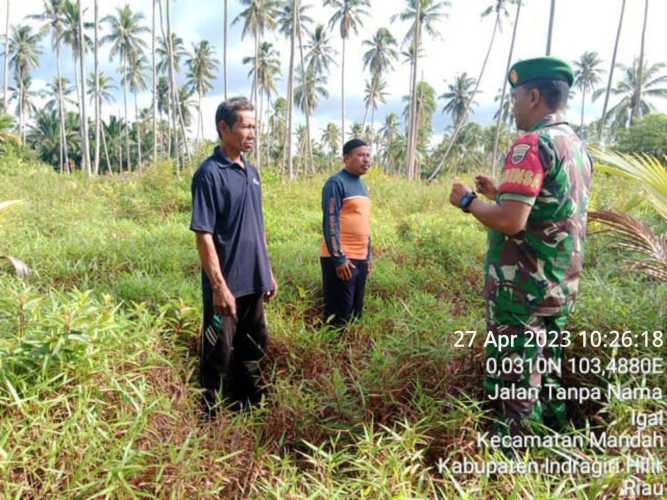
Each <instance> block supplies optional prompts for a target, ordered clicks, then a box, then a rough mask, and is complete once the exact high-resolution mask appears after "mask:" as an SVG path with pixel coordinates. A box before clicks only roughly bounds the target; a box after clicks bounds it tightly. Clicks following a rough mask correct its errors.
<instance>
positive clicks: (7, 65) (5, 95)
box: [2, 0, 9, 113]
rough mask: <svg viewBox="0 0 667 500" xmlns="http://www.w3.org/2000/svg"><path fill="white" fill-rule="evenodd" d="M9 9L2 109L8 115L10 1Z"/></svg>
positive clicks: (7, 3)
mask: <svg viewBox="0 0 667 500" xmlns="http://www.w3.org/2000/svg"><path fill="white" fill-rule="evenodd" d="M6 6H7V8H6V9H5V11H6V13H7V15H6V17H5V61H4V63H5V70H4V79H5V88H4V92H3V94H2V107H3V109H4V111H5V113H7V93H8V92H9V0H7V2H6Z"/></svg>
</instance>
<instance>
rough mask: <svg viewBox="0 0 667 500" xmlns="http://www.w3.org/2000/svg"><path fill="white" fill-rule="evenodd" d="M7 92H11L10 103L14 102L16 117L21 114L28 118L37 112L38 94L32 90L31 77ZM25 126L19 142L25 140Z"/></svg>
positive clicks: (27, 77)
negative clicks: (36, 101)
mask: <svg viewBox="0 0 667 500" xmlns="http://www.w3.org/2000/svg"><path fill="white" fill-rule="evenodd" d="M9 90H10V91H11V92H10V97H11V101H15V102H16V110H15V114H16V115H19V116H20V113H21V112H23V116H24V117H26V118H29V117H31V116H32V115H34V114H35V113H36V112H37V106H36V105H35V99H36V98H38V97H39V95H40V93H39V92H37V91H35V90H33V88H32V77H30V75H28V76H26V77H25V78H24V79H23V80H22V82H20V84H19V85H17V86H16V87H15V88H13V87H9ZM26 125H27V124H26V123H24V134H23V136H22V137H21V136H20V137H21V140H25V132H26V130H27V126H26Z"/></svg>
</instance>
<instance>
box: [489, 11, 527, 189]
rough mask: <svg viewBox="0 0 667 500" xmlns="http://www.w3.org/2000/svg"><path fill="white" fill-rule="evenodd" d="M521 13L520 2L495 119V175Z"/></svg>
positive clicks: (493, 162) (493, 160) (494, 173)
mask: <svg viewBox="0 0 667 500" xmlns="http://www.w3.org/2000/svg"><path fill="white" fill-rule="evenodd" d="M520 14H521V2H519V3H518V4H517V6H516V16H515V18H514V29H513V30H512V42H511V43H510V52H509V55H508V56H507V65H506V66H505V74H504V75H503V90H502V94H501V96H500V107H499V108H498V109H499V111H498V118H497V119H496V130H495V134H494V137H493V158H492V159H491V175H492V176H493V177H495V176H496V168H497V165H498V143H499V141H500V130H501V128H502V124H503V121H502V118H503V108H504V106H505V95H506V91H507V75H508V74H509V72H510V65H511V64H512V55H513V54H514V42H516V32H517V28H518V27H519V15H520Z"/></svg>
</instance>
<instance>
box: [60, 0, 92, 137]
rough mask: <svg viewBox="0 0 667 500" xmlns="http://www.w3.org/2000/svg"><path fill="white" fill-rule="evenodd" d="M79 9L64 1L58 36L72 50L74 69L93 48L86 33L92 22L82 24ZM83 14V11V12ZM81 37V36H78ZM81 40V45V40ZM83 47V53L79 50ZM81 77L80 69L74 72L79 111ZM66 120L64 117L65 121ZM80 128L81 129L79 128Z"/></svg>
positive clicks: (66, 0) (75, 4) (81, 95)
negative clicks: (84, 54)
mask: <svg viewBox="0 0 667 500" xmlns="http://www.w3.org/2000/svg"><path fill="white" fill-rule="evenodd" d="M80 12H81V9H79V5H78V3H76V2H73V1H72V0H64V3H63V6H62V15H63V30H62V32H61V34H60V39H61V40H60V41H61V42H62V43H64V44H65V45H69V47H70V49H71V50H72V59H73V60H74V67H75V68H77V67H79V57H80V56H81V54H82V53H83V52H85V51H86V50H89V49H91V48H92V47H93V41H92V39H91V38H90V36H89V35H88V34H87V33H86V31H87V30H89V29H91V28H93V23H92V22H82V23H81V21H83V19H82V16H81V15H80ZM84 14H85V10H84ZM81 24H83V28H82V29H80V28H79V26H80V25H81ZM80 35H82V36H80ZM82 38H83V43H82V42H81V39H82ZM81 47H83V49H84V50H83V51H82V50H81ZM80 80H81V77H80V69H79V70H78V71H76V70H75V71H74V84H75V86H76V92H77V100H78V102H79V109H82V108H83V106H82V104H81V103H82V101H83V100H84V99H85V97H84V94H82V93H81V81H80ZM67 119H68V118H67V117H65V120H67ZM80 128H81V127H80Z"/></svg>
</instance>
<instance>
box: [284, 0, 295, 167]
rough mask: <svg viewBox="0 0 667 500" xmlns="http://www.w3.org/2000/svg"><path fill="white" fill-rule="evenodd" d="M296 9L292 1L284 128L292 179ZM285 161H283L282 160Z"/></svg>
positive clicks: (287, 158)
mask: <svg viewBox="0 0 667 500" xmlns="http://www.w3.org/2000/svg"><path fill="white" fill-rule="evenodd" d="M296 9H297V5H296V2H294V4H293V6H292V33H291V36H290V53H289V76H288V78H287V124H286V125H287V126H286V128H285V155H286V160H287V161H286V163H287V165H288V168H287V171H288V174H289V178H290V179H294V164H293V161H292V107H293V106H294V97H293V93H294V88H293V87H294V52H295V49H296V47H295V42H296V33H295V31H296ZM284 163H285V162H284Z"/></svg>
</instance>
